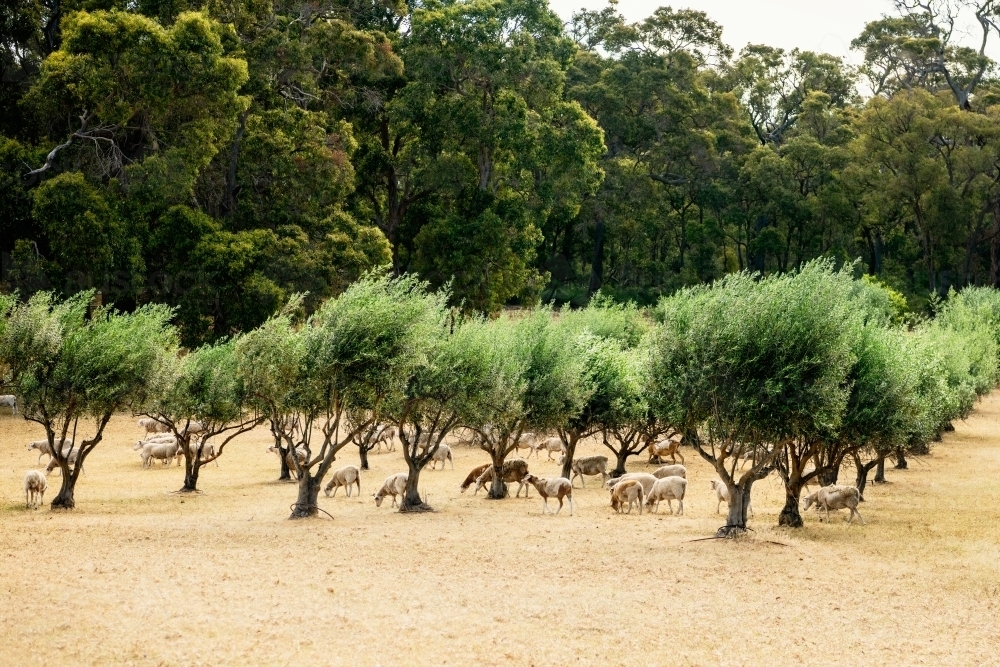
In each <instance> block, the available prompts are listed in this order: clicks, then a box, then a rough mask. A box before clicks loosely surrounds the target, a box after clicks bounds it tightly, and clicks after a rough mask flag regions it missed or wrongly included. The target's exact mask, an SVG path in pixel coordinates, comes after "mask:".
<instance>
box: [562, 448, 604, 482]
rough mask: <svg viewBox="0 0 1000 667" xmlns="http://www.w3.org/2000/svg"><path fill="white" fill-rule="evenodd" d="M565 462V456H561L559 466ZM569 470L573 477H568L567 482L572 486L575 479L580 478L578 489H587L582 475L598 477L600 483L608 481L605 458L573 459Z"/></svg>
mask: <svg viewBox="0 0 1000 667" xmlns="http://www.w3.org/2000/svg"><path fill="white" fill-rule="evenodd" d="M565 462H566V455H565V454H563V455H562V456H560V457H559V465H562V464H563V463H565ZM570 470H572V471H573V476H572V477H570V479H569V481H570V483H571V484H572V483H573V482H574V481H575V480H576V478H577V477H579V478H580V488H583V489H585V488H587V484H586V483H585V481H584V479H583V476H584V475H600V476H601V483H602V484H603V483H604V482H607V481H608V457H607V456H587V457H584V458H579V459H573V463H572V464H570Z"/></svg>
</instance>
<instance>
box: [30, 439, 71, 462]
mask: <svg viewBox="0 0 1000 667" xmlns="http://www.w3.org/2000/svg"><path fill="white" fill-rule="evenodd" d="M72 445H73V441H72V440H70V441H69V442H67V443H66V444H65V445H64V446H63V448H64V449H65V448H67V447H71V446H72ZM33 449H37V450H38V463H37V465H41V464H42V456H48V457H49V459H51V458H52V448H51V447H49V441H48V440H35V441H34V442H29V443H28V451H29V452H30V451H31V450H33Z"/></svg>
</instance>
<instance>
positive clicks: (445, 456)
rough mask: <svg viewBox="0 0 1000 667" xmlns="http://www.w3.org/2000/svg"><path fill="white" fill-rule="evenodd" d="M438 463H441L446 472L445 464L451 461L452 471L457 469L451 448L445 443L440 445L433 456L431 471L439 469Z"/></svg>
mask: <svg viewBox="0 0 1000 667" xmlns="http://www.w3.org/2000/svg"><path fill="white" fill-rule="evenodd" d="M438 461H440V462H441V470H444V462H445V461H451V469H452V470H454V469H455V459H453V458H452V457H451V447H449V446H448V445H446V444H444V443H443V442H442V443H441V444H440V445H438V448H437V451H435V452H434V455H433V456H431V470H434V469H435V468H437V463H438Z"/></svg>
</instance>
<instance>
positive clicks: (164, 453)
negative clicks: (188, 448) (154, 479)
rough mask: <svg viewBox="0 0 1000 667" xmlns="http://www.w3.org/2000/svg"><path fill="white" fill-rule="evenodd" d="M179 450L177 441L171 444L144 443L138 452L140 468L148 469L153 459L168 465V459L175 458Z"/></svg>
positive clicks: (163, 442)
mask: <svg viewBox="0 0 1000 667" xmlns="http://www.w3.org/2000/svg"><path fill="white" fill-rule="evenodd" d="M180 449H181V445H180V443H179V442H177V440H174V441H173V442H169V441H153V442H149V443H146V445H145V446H144V447H143V448H142V451H140V452H139V456H141V457H142V467H143V468H148V467H150V464H151V462H152V460H153V459H157V460H160V461H163V462H164V465H169V462H170V459H173V458H177V454H178V452H180ZM178 465H180V461H178Z"/></svg>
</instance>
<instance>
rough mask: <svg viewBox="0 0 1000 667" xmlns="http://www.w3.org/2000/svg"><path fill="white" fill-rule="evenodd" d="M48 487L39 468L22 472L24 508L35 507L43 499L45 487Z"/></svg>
mask: <svg viewBox="0 0 1000 667" xmlns="http://www.w3.org/2000/svg"><path fill="white" fill-rule="evenodd" d="M47 488H49V485H48V482H46V481H45V475H43V474H42V473H41V471H40V470H29V471H28V472H26V473H24V508H25V509H32V508H35V509H37V508H38V507H40V506H41V504H42V502H43V501H44V499H45V489H47Z"/></svg>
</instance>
